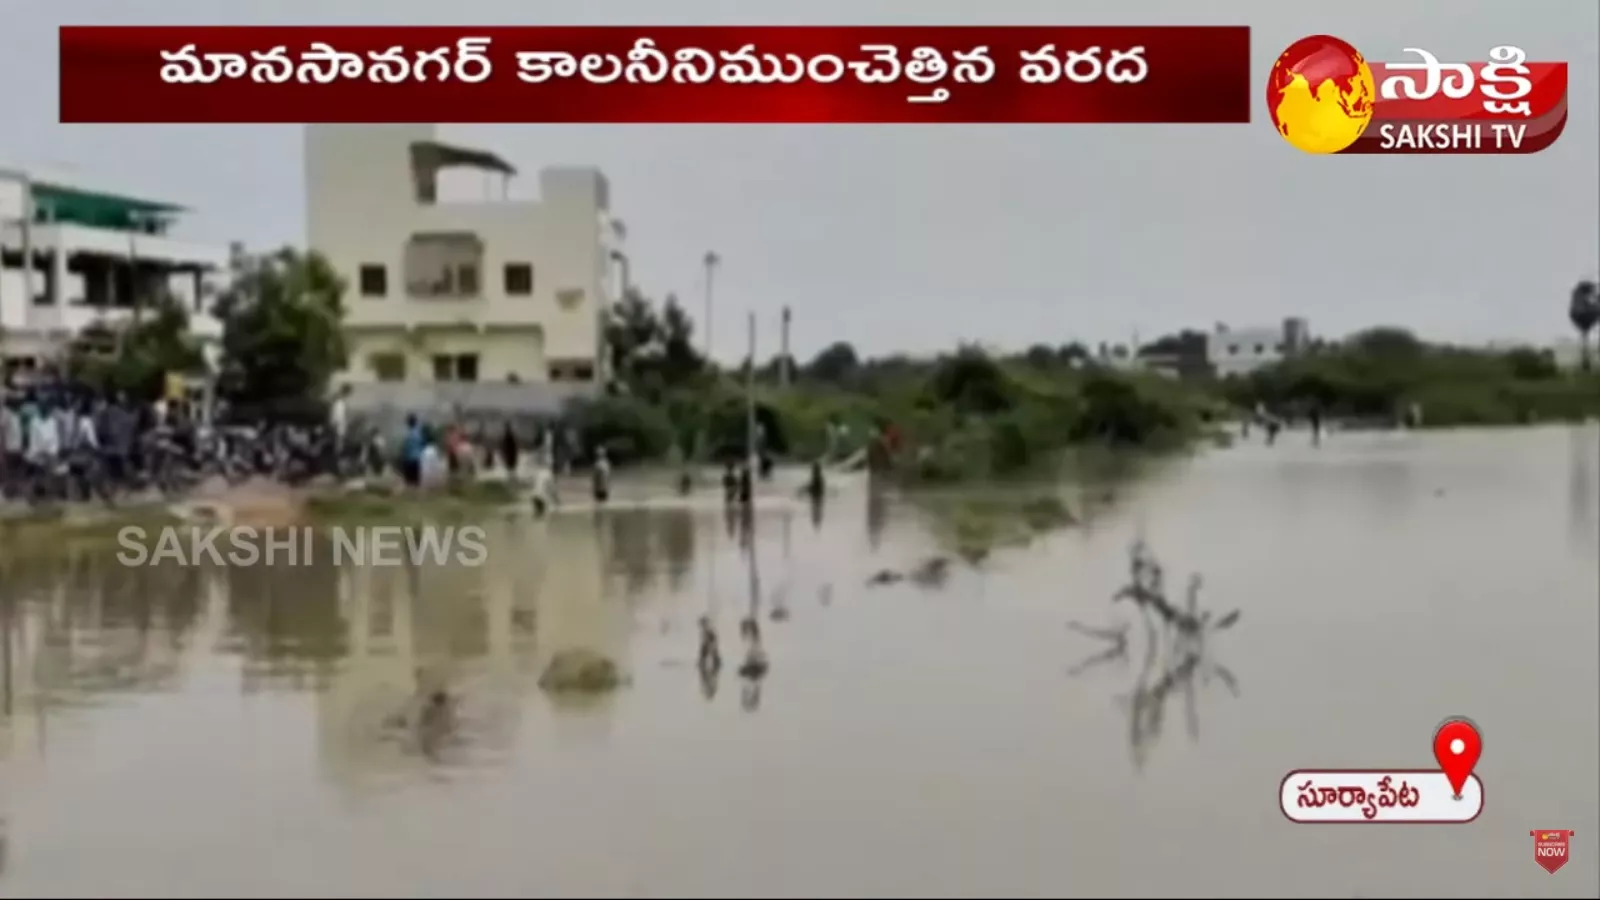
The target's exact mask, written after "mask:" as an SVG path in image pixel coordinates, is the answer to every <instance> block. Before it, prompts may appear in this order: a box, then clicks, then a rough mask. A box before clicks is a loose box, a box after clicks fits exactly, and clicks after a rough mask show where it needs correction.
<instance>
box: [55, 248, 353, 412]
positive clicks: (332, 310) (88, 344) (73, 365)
mask: <svg viewBox="0 0 1600 900" xmlns="http://www.w3.org/2000/svg"><path fill="white" fill-rule="evenodd" d="M230 274H231V279H230V284H229V287H228V289H227V290H226V291H225V292H224V293H223V294H222V295H221V296H220V297H218V298H217V302H216V307H215V311H216V314H217V316H218V318H220V319H221V320H222V325H223V335H222V358H221V365H220V371H219V372H218V373H217V374H218V376H219V377H218V385H217V387H218V392H219V394H220V396H221V397H222V398H223V399H225V400H227V401H228V402H229V403H230V404H231V405H232V407H233V408H234V410H235V411H236V412H237V413H239V414H240V415H242V416H246V417H250V418H260V417H280V418H289V419H299V420H307V419H313V420H314V419H320V417H321V416H322V415H323V411H324V408H325V407H324V403H325V399H326V394H327V388H328V383H329V380H330V379H331V378H332V376H333V374H334V373H335V372H336V371H338V369H339V368H340V367H341V366H342V365H343V364H344V361H345V341H344V336H343V333H342V332H341V330H340V323H341V322H342V321H343V318H344V306H343V297H344V291H345V285H344V283H343V281H342V280H341V279H340V278H339V277H338V275H337V274H336V273H335V272H334V270H333V267H332V266H331V265H329V263H328V261H327V260H325V259H323V258H322V257H321V256H319V255H317V254H315V253H312V254H303V253H299V252H297V251H295V250H291V249H284V250H280V251H278V252H276V253H272V254H268V255H265V256H259V257H251V256H244V255H241V256H239V257H237V258H236V259H235V260H234V262H233V270H232V272H231V273H230ZM188 328H189V314H188V311H187V310H186V309H185V308H184V307H183V306H182V304H180V303H178V302H176V301H175V300H174V299H173V298H172V297H170V296H166V295H160V296H155V297H150V298H142V300H141V304H140V308H139V309H138V314H137V315H136V316H135V318H134V321H133V322H132V323H131V324H129V325H126V326H123V327H113V326H111V325H109V324H106V323H104V322H97V323H95V324H92V325H90V326H89V327H88V328H85V329H84V331H83V333H82V334H80V335H79V336H78V338H77V340H76V341H75V342H74V344H73V347H72V353H71V356H70V357H69V364H68V368H69V371H70V372H71V373H72V374H73V375H74V376H75V377H76V378H78V379H79V380H81V381H83V382H84V383H86V384H89V385H92V386H94V387H96V388H99V389H101V390H105V391H121V392H124V393H126V394H127V395H128V396H129V397H133V398H137V399H144V400H149V399H153V398H155V397H156V396H157V395H159V394H160V393H161V392H162V390H163V388H164V384H165V379H166V376H167V375H168V374H178V375H186V374H191V373H195V372H199V371H202V370H203V369H204V368H205V360H204V357H203V355H202V354H201V352H200V347H199V343H198V342H197V341H196V340H195V339H194V337H193V336H192V335H190V334H189V330H188Z"/></svg>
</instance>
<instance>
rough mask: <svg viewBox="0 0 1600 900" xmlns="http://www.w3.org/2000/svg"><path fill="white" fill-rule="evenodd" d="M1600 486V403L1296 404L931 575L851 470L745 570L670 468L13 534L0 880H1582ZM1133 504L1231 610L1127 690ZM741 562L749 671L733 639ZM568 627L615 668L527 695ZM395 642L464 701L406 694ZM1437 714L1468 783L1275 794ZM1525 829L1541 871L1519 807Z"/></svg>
mask: <svg viewBox="0 0 1600 900" xmlns="http://www.w3.org/2000/svg"><path fill="white" fill-rule="evenodd" d="M1597 518H1600V430H1597V429H1595V428H1593V427H1591V428H1590V429H1588V430H1571V429H1539V430H1524V431H1505V432H1477V433H1471V432H1462V433H1452V434H1438V435H1420V436H1419V435H1400V434H1391V435H1336V436H1334V437H1333V438H1331V439H1330V440H1329V441H1328V442H1327V443H1325V445H1324V446H1323V447H1321V448H1320V449H1313V448H1311V447H1310V446H1309V445H1308V444H1307V442H1306V441H1305V439H1304V438H1303V436H1297V435H1289V436H1287V437H1286V438H1285V439H1283V440H1282V441H1281V442H1280V444H1279V446H1277V447H1274V448H1266V447H1262V446H1259V445H1243V446H1239V447H1235V448H1232V449H1228V450H1221V451H1215V452H1211V453H1207V454H1204V455H1201V456H1198V457H1196V458H1194V459H1193V460H1190V461H1186V462H1184V463H1181V464H1177V465H1175V466H1174V467H1172V468H1171V469H1169V470H1165V471H1163V472H1161V473H1159V474H1157V475H1155V476H1153V477H1151V478H1150V479H1148V480H1147V481H1145V482H1143V483H1141V484H1140V485H1139V486H1138V487H1137V488H1135V489H1133V490H1132V491H1131V493H1130V494H1129V495H1128V496H1126V497H1124V498H1122V500H1121V502H1120V503H1118V504H1117V505H1116V506H1114V507H1113V508H1112V509H1110V510H1109V511H1107V512H1106V513H1104V514H1103V515H1102V516H1101V517H1099V518H1097V519H1095V520H1094V521H1093V523H1092V527H1079V528H1072V529H1067V530H1063V531H1059V532H1056V533H1055V534H1053V535H1051V536H1049V537H1047V538H1043V539H1041V540H1039V541H1036V542H1035V543H1034V544H1033V545H1032V546H1030V547H1027V548H1019V549H1009V550H1004V551H1000V552H998V553H996V554H995V555H994V556H993V557H991V558H990V559H989V560H988V561H987V562H986V563H985V564H984V566H983V567H982V568H981V569H976V570H975V569H969V568H965V567H957V568H955V569H953V570H952V572H951V575H950V578H949V581H948V582H947V583H946V584H945V585H944V586H943V587H942V588H937V589H935V588H927V587H922V586H918V585H916V584H913V583H911V582H909V581H908V582H903V583H897V584H891V585H885V586H879V587H867V586H866V585H865V582H866V580H867V579H868V577H869V576H871V575H872V573H873V572H875V571H876V570H879V569H882V568H885V567H904V566H907V565H910V564H912V563H914V562H915V561H916V560H918V559H919V558H921V557H924V556H926V555H927V554H928V553H929V552H931V551H930V549H929V546H930V545H929V541H930V538H929V536H928V532H927V529H926V528H925V527H924V525H923V520H922V518H921V517H920V516H919V515H918V514H917V513H916V511H915V510H913V509H911V508H908V507H906V506H904V505H900V504H895V503H887V504H869V503H868V501H867V498H866V497H865V495H864V493H862V492H861V491H859V490H857V489H854V488H851V487H849V486H843V487H841V488H840V493H839V494H838V495H837V496H835V497H833V498H831V499H830V500H829V503H828V505H827V508H826V510H825V513H824V517H823V521H822V524H821V525H820V527H817V526H814V525H813V523H812V521H811V519H810V517H809V514H808V513H806V512H804V511H801V512H798V513H796V514H792V515H791V514H787V513H771V514H767V513H763V514H760V515H759V516H758V517H757V519H756V522H755V525H754V530H753V531H754V533H753V537H752V541H751V543H752V544H753V547H754V552H755V558H756V562H757V566H756V571H755V573H754V579H752V572H751V568H750V566H749V565H748V564H747V560H746V557H745V556H744V555H743V553H742V551H741V547H740V540H739V539H738V537H737V535H736V534H733V533H730V532H729V531H728V530H727V529H726V527H725V522H724V520H723V517H722V515H721V514H720V512H711V513H706V514H701V513H691V512H685V511H677V512H664V511H655V512H648V513H646V512H625V513H624V512H616V513H613V514H609V515H603V516H601V517H598V518H596V517H593V516H589V515H570V516H560V517H556V518H554V519H552V520H548V521H545V522H537V523H536V522H532V521H507V522H505V523H503V524H500V525H496V526H495V528H494V531H493V534H492V538H493V540H492V541H491V544H490V548H489V549H490V564H489V565H487V566H485V567H483V568H477V569H462V568H445V567H434V568H424V569H418V570H412V569H404V568H382V569H359V568H356V567H351V566H346V567H343V568H333V567H331V566H327V565H321V566H311V567H295V568H290V567H275V568H270V569H268V568H260V567H258V568H251V569H240V568H234V569H227V570H219V569H193V568H188V569H186V568H177V567H172V566H163V567H160V568H141V569H129V568H125V567H123V566H121V565H119V564H118V563H117V561H116V560H115V558H114V557H113V556H112V555H110V554H109V553H108V554H106V555H105V556H103V557H80V558H76V559H73V560H72V561H71V562H70V563H63V564H61V565H44V564H42V563H41V564H37V565H33V566H15V567H13V568H12V569H11V570H7V571H6V572H5V573H4V577H5V583H4V585H3V586H0V592H3V593H4V597H5V602H4V604H3V605H0V610H3V611H4V614H5V619H4V623H3V624H4V630H5V632H6V634H7V636H8V638H9V639H8V640H7V641H5V642H0V647H3V648H4V650H5V656H4V661H3V662H4V665H3V669H4V676H5V677H4V684H3V690H4V709H3V713H4V719H3V728H4V730H3V732H0V753H3V756H0V760H3V761H0V817H3V819H4V831H3V833H4V837H5V853H4V870H3V872H0V893H3V894H5V895H7V896H69V895H71V896H85V895H98V896H202V895H205V896H216V895H218V894H221V895H224V896H274V895H275V896H282V895H284V894H290V895H303V896H311V895H316V896H330V895H332V896H355V895H367V896H372V895H393V896H439V897H443V896H465V895H468V894H469V893H470V894H473V895H477V896H483V895H490V896H513V895H514V896H528V895H534V896H540V895H543V896H552V895H563V896H571V895H579V896H638V897H646V896H688V895H697V896H727V897H732V896H736V895H737V896H741V897H748V896H758V897H760V896H802V895H804V896H819V895H820V896H846V895H849V896H862V895H866V896H888V895H895V896H905V895H909V894H915V895H919V896H999V895H1001V894H1006V895H1009V896H1019V895H1020V896H1070V895H1093V896H1117V895H1123V894H1135V895H1145V896H1150V895H1167V896H1181V895H1190V896H1224V895H1225V896H1273V897H1285V896H1288V897H1297V896H1308V897H1309V896H1327V897H1358V896H1368V897H1370V896H1442V895H1447V894H1458V895H1469V894H1470V895H1472V896H1504V897H1510V896H1519V897H1527V896H1591V897H1592V896H1595V895H1596V894H1597V893H1600V666H1597V655H1600V583H1597V577H1600V576H1597V572H1600V549H1597V548H1600V530H1597V521H1596V520H1597ZM1140 535H1143V536H1144V537H1146V538H1147V539H1148V540H1149V542H1150V544H1151V546H1152V547H1153V548H1154V550H1155V552H1156V553H1157V555H1158V556H1160V558H1161V559H1162V561H1163V563H1165V564H1166V566H1167V567H1168V568H1169V569H1170V570H1171V571H1172V573H1173V577H1174V578H1175V579H1177V578H1187V576H1188V574H1189V573H1191V572H1198V573H1200V574H1202V575H1203V576H1204V589H1203V593H1202V603H1203V604H1204V605H1206V606H1207V607H1210V608H1214V609H1217V610H1219V611H1220V610H1226V609H1231V608H1235V607H1237V608H1239V609H1241V610H1242V618H1241V620H1240V622H1239V624H1238V625H1237V626H1236V627H1234V628H1233V629H1231V630H1229V631H1227V632H1225V633H1219V634H1218V635H1216V636H1215V637H1214V639H1212V640H1211V641H1210V642H1209V646H1208V648H1207V650H1206V659H1205V660H1204V661H1203V663H1202V664H1201V665H1199V666H1194V667H1191V668H1190V669H1189V670H1188V672H1189V673H1190V676H1191V677H1189V678H1184V677H1163V673H1161V672H1159V671H1158V672H1153V673H1151V674H1149V675H1147V676H1146V677H1145V678H1144V679H1143V683H1144V685H1145V686H1146V688H1145V690H1143V691H1141V690H1140V689H1139V683H1140V680H1141V679H1140V664H1141V659H1140V653H1139V652H1137V651H1135V652H1134V653H1133V654H1132V656H1133V658H1132V659H1121V658H1105V659H1100V660H1099V661H1096V657H1097V655H1101V656H1103V655H1104V651H1105V650H1106V645H1105V644H1103V643H1100V642H1097V641H1095V640H1094V639H1092V638H1089V637H1085V636H1083V635H1080V634H1077V633H1075V632H1074V631H1072V630H1070V629H1068V628H1067V623H1068V622H1069V621H1072V620H1077V621H1079V622H1082V623H1084V624H1086V625H1092V626H1097V627H1098V626H1108V625H1111V624H1113V623H1115V622H1117V621H1118V620H1119V618H1118V617H1119V616H1120V617H1123V618H1126V617H1127V616H1129V615H1131V614H1132V612H1131V610H1126V609H1122V608H1121V607H1120V606H1114V605H1113V604H1112V603H1111V602H1110V597H1111V595H1112V594H1113V593H1114V591H1115V590H1116V589H1117V588H1118V587H1119V586H1120V585H1121V584H1122V583H1123V582H1124V581H1125V580H1126V573H1127V549H1128V546H1129V544H1130V542H1131V541H1132V540H1133V539H1134V538H1136V537H1138V536H1140ZM752 580H754V581H756V582H758V585H757V586H756V590H757V591H758V605H759V610H758V612H759V615H760V617H761V621H762V628H763V634H764V644H765V649H766V651H767V654H768V655H769V657H770V661H771V669H770V671H769V673H768V674H767V676H766V677H765V678H764V679H763V680H761V681H760V682H759V683H750V682H747V681H745V680H743V679H741V678H740V677H739V676H738V675H737V673H736V672H734V671H733V669H734V668H735V666H736V665H737V663H738V662H739V661H740V659H741V654H742V649H741V645H740V643H739V638H738V621H739V618H740V617H741V616H743V615H745V614H746V613H747V612H748V611H749V609H750V604H751V596H752ZM775 609H777V610H781V612H779V613H778V614H777V615H776V616H774V613H773V611H774V610H775ZM1119 610H1121V611H1120V612H1119ZM702 615H712V616H714V617H715V618H716V620H717V621H718V622H719V623H720V627H721V633H722V636H723V653H724V656H725V657H726V658H727V666H726V671H725V672H724V674H723V676H722V679H721V681H720V683H718V684H717V685H715V690H714V691H709V690H707V688H706V686H705V685H703V684H702V682H701V679H700V677H699V675H698V673H697V671H696V669H695V667H694V665H693V659H694V653H695V627H696V620H697V619H698V618H699V617H700V616H702ZM572 646H584V647H590V648H594V649H598V650H602V651H604V652H607V653H610V654H614V655H615V656H616V657H618V658H619V659H621V660H622V661H623V662H624V663H625V666H626V668H627V670H628V671H629V672H630V673H631V676H632V684H631V685H630V686H628V687H627V688H625V689H623V690H622V691H620V692H618V693H616V694H615V695H613V696H611V697H610V698H608V699H601V700H594V701H588V702H575V701H562V702H552V700H551V699H550V698H549V697H547V696H546V695H545V694H544V693H543V692H542V691H540V690H539V689H538V687H537V684H536V682H537V679H538V675H539V672H540V670H541V664H542V662H543V660H545V659H546V658H547V657H548V655H549V654H550V653H551V652H553V651H555V650H559V649H562V648H565V647H572ZM419 670H421V672H422V673H423V675H422V676H420V677H423V678H424V679H425V680H427V681H428V682H429V683H430V684H444V685H448V689H449V690H450V691H451V692H452V693H453V694H454V695H456V696H458V697H459V698H460V700H459V707H458V709H457V711H456V713H455V716H454V718H455V720H456V721H455V728H454V729H453V730H452V731H449V732H448V733H445V732H443V731H441V732H439V733H434V734H433V737H424V736H423V735H422V733H421V732H419V731H418V730H417V729H415V728H412V727H411V726H409V725H406V724H405V723H404V721H402V722H400V723H398V724H397V723H396V722H395V721H393V720H395V719H396V716H397V715H399V716H400V718H401V719H402V720H403V719H404V717H405V715H406V713H405V712H404V711H405V710H408V709H411V708H412V706H411V705H410V704H411V698H412V697H413V696H414V695H415V694H416V692H417V689H418V688H417V684H418V680H419ZM1135 707H1137V708H1138V709H1141V710H1143V712H1144V714H1143V715H1141V716H1140V717H1139V719H1138V721H1139V723H1141V724H1139V727H1137V728H1135V727H1134V725H1133V723H1131V722H1130V718H1129V716H1130V710H1131V709H1133V708H1135ZM1152 712H1161V713H1164V714H1163V715H1162V716H1161V717H1160V718H1161V722H1160V725H1161V727H1159V728H1156V727H1154V726H1153V724H1152V723H1151V721H1150V720H1151V714H1152ZM1451 715H1466V716H1469V717H1471V718H1472V719H1474V720H1475V721H1476V722H1477V724H1478V725H1479V726H1480V727H1481V728H1482V731H1483V734H1484V745H1485V749H1484V754H1483V758H1482V761H1481V763H1480V764H1479V766H1478V769H1477V772H1478V774H1479V775H1480V777H1481V778H1482V781H1483V784H1484V786H1485V798H1486V801H1485V810H1484V813H1483V815H1482V816H1481V818H1479V819H1478V820H1477V821H1476V822H1474V823H1471V824H1467V825H1454V826H1408V825H1389V826H1374V827H1368V828H1356V827H1332V826H1314V825H1293V824H1290V823H1289V822H1288V821H1286V820H1285V818H1284V817H1283V815H1282V814H1281V813H1280V811H1279V809H1278V806H1277V792H1278V786H1279V781H1280V779H1281V778H1282V777H1283V775H1284V774H1285V773H1286V772H1288V771H1289V770H1291V769H1297V768H1329V769H1339V768H1344V769H1351V768H1363V767H1373V768H1422V767H1428V766H1432V765H1433V761H1432V752H1431V739H1432V735H1433V731H1434V729H1435V728H1436V727H1437V725H1438V724H1439V722H1440V721H1441V720H1442V719H1444V718H1445V717H1447V716H1451ZM1554 828H1562V829H1572V830H1574V831H1575V832H1576V835H1575V836H1574V837H1573V839H1572V840H1573V843H1572V851H1571V852H1572V857H1571V862H1570V863H1568V864H1567V866H1566V867H1565V868H1563V869H1562V870H1561V871H1560V872H1558V873H1557V874H1555V875H1550V874H1547V873H1546V872H1545V871H1544V870H1542V869H1541V868H1539V867H1538V866H1537V865H1536V864H1535V863H1534V861H1533V859H1532V854H1531V853H1530V850H1531V844H1532V840H1531V838H1530V837H1529V834H1528V832H1529V831H1530V830H1532V829H1554Z"/></svg>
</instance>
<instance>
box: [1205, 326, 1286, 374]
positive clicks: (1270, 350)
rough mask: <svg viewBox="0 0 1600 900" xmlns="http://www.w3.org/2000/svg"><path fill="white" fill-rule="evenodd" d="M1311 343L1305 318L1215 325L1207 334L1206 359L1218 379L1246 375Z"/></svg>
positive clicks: (1278, 360) (1279, 360)
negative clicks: (1252, 324) (1250, 324)
mask: <svg viewBox="0 0 1600 900" xmlns="http://www.w3.org/2000/svg"><path fill="white" fill-rule="evenodd" d="M1310 342H1311V333H1310V327H1309V326H1308V325H1307V323H1306V320H1305V319H1300V318H1290V319H1284V320H1283V323H1282V324H1281V325H1267V326H1259V327H1250V328H1230V327H1228V326H1227V325H1223V324H1220V323H1219V324H1218V325H1217V326H1216V327H1214V328H1213V329H1212V330H1211V333H1210V334H1208V335H1206V362H1207V363H1209V364H1210V365H1211V368H1212V370H1213V371H1214V372H1216V374H1217V376H1218V377H1219V378H1226V377H1228V376H1230V375H1245V374H1248V373H1250V372H1254V371H1255V370H1256V369H1260V368H1262V367H1264V366H1269V365H1272V364H1273V363H1276V362H1281V361H1282V360H1283V359H1285V358H1286V357H1289V356H1292V355H1294V354H1296V353H1300V352H1302V351H1304V350H1305V349H1306V347H1307V346H1308V345H1309V344H1310Z"/></svg>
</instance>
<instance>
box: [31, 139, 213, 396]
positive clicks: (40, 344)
mask: <svg viewBox="0 0 1600 900" xmlns="http://www.w3.org/2000/svg"><path fill="white" fill-rule="evenodd" d="M184 212H185V210H184V209H183V208H182V207H180V206H178V205H176V204H173V203H169V202H166V201H161V200H151V199H147V198H138V197H133V196H129V195H127V194H122V193H113V192H108V191H105V190H101V189H99V188H96V187H90V186H88V185H86V184H84V183H82V182H80V181H79V180H77V179H74V178H68V177H65V176H59V175H50V174H46V173H43V172H28V171H23V170H18V169H0V360H3V364H4V370H5V374H6V375H7V376H11V375H16V374H18V373H25V372H28V371H30V370H33V369H36V368H38V367H40V366H42V365H44V364H46V363H49V362H51V361H53V360H56V359H59V358H60V357H61V356H62V355H63V353H64V352H65V351H66V349H67V348H68V347H69V345H70V344H71V342H72V339H73V338H74V337H76V336H77V335H78V334H79V333H81V332H82V331H83V329H84V328H85V327H87V326H89V325H91V324H94V323H97V322H104V323H105V324H107V325H111V326H113V327H114V326H117V325H123V324H127V323H128V322H130V321H132V319H133V318H134V317H135V316H136V311H137V309H138V308H140V307H141V306H144V305H146V304H148V303H150V302H152V301H153V300H155V299H157V298H159V297H161V296H162V295H166V296H169V297H172V298H174V299H176V300H178V301H179V302H181V303H183V304H184V305H185V306H186V307H188V309H189V316H190V328H191V330H192V331H193V332H194V333H195V334H196V335H197V336H198V337H200V338H201V339H202V340H204V341H206V342H207V345H208V356H210V357H211V359H212V360H213V361H214V360H215V352H216V342H217V339H218V338H220V336H221V333H222V327H221V324H220V323H219V322H218V321H217V320H216V319H215V318H214V317H212V316H211V311H210V305H209V298H208V294H209V293H210V291H209V290H208V284H207V278H208V276H210V275H211V274H212V273H217V272H220V271H221V270H223V269H224V268H225V267H226V265H227V262H228V246H227V244H226V243H218V244H209V243H197V242H194V241H186V240H180V239H177V238H174V237H172V236H170V235H169V233H168V232H169V229H170V228H171V226H172V225H173V223H174V222H175V221H176V220H177V219H178V217H179V216H181V215H182V214H183V213H184Z"/></svg>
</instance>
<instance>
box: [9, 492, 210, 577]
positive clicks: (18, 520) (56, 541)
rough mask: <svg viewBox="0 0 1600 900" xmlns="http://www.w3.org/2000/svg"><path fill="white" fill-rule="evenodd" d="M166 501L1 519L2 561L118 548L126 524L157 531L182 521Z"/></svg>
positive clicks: (34, 512)
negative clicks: (118, 534)
mask: <svg viewBox="0 0 1600 900" xmlns="http://www.w3.org/2000/svg"><path fill="white" fill-rule="evenodd" d="M180 522H181V519H180V518H179V517H178V516H176V515H174V514H173V513H172V511H171V510H169V509H168V508H167V506H166V505H165V504H145V505H139V506H129V507H122V508H118V509H106V508H104V507H97V506H88V507H72V508H61V507H55V508H50V509H39V510H29V511H28V512H27V513H25V514H22V515H17V516H11V517H8V518H4V519H0V564H4V563H5V562H8V561H15V560H28V559H33V558H53V557H57V556H61V555H63V554H66V553H70V552H77V551H97V550H105V549H115V548H116V547H117V546H118V544H117V533H118V532H120V531H121V530H122V529H124V528H129V527H132V528H141V529H144V530H146V531H148V532H155V531H157V530H159V529H161V528H164V527H166V526H169V525H177V524H180Z"/></svg>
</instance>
